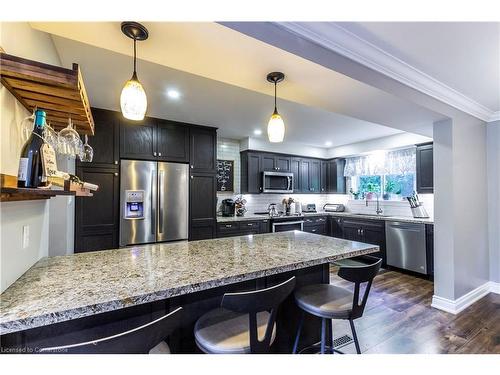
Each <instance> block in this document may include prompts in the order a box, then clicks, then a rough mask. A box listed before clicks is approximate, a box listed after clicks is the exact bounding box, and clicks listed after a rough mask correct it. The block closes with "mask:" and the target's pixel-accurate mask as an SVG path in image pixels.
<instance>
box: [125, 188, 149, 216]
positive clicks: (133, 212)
mask: <svg viewBox="0 0 500 375" xmlns="http://www.w3.org/2000/svg"><path fill="white" fill-rule="evenodd" d="M123 218H124V219H144V190H126V191H125V212H124V214H123Z"/></svg>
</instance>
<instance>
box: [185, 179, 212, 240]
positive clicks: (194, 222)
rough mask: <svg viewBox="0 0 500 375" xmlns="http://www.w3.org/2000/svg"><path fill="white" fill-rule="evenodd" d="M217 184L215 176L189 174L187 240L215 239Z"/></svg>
mask: <svg viewBox="0 0 500 375" xmlns="http://www.w3.org/2000/svg"><path fill="white" fill-rule="evenodd" d="M216 194H217V184H216V177H215V174H212V173H194V172H193V173H191V176H190V187H189V222H190V225H189V239H190V240H201V239H209V238H214V237H215V224H216V219H215V211H216V207H215V206H216Z"/></svg>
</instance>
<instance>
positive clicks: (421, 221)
mask: <svg viewBox="0 0 500 375" xmlns="http://www.w3.org/2000/svg"><path fill="white" fill-rule="evenodd" d="M302 215H303V216H305V217H306V216H335V217H348V218H352V219H360V220H361V219H369V220H384V221H401V222H405V223H417V224H434V219H431V218H429V219H419V218H414V217H408V216H383V215H376V214H373V215H365V214H362V215H361V214H356V213H352V212H325V211H318V212H302ZM270 218H271V217H270V216H269V215H255V214H246V215H245V216H231V217H223V216H218V217H217V222H219V223H221V222H222V223H223V222H231V221H244V220H263V219H270Z"/></svg>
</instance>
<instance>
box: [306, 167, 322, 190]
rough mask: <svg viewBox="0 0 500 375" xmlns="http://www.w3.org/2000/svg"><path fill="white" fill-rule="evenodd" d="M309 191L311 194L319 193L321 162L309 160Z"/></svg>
mask: <svg viewBox="0 0 500 375" xmlns="http://www.w3.org/2000/svg"><path fill="white" fill-rule="evenodd" d="M309 179H310V180H309V189H310V191H311V193H320V192H321V187H320V186H321V183H320V180H321V162H320V161H319V160H311V162H310V164H309Z"/></svg>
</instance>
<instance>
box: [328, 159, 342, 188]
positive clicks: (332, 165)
mask: <svg viewBox="0 0 500 375" xmlns="http://www.w3.org/2000/svg"><path fill="white" fill-rule="evenodd" d="M344 167H345V159H333V160H329V161H328V162H327V171H326V178H327V182H326V191H327V192H329V193H337V194H345V193H346V179H345V177H344Z"/></svg>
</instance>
